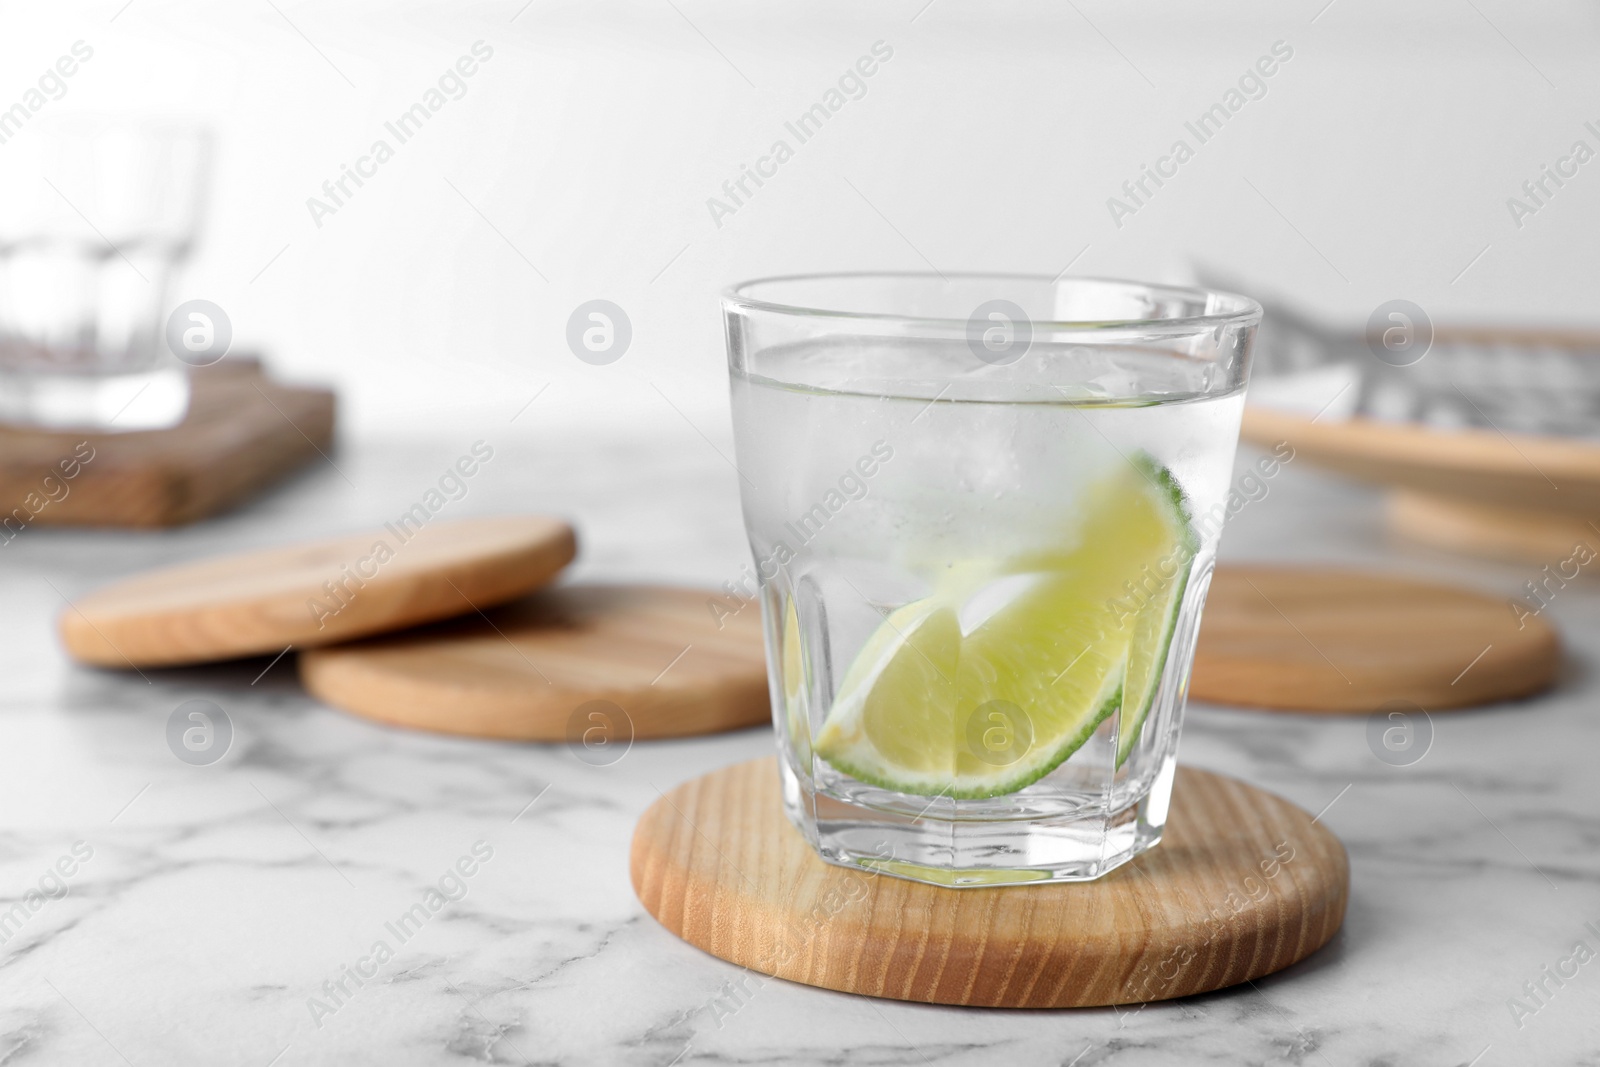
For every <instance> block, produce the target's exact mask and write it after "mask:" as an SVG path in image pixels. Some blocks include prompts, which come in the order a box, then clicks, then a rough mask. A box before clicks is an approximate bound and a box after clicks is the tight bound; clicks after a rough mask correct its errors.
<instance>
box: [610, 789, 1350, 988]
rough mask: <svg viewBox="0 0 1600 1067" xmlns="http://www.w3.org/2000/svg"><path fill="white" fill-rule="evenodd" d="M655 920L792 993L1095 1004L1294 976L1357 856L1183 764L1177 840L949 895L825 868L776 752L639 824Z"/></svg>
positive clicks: (1342, 893) (637, 852)
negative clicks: (1085, 872)
mask: <svg viewBox="0 0 1600 1067" xmlns="http://www.w3.org/2000/svg"><path fill="white" fill-rule="evenodd" d="M631 869H632V875H633V887H634V892H635V893H637V894H638V897H639V900H640V902H641V903H642V904H643V905H644V907H645V909H646V910H647V911H649V912H650V914H651V915H653V916H655V918H656V919H657V921H659V922H660V923H661V924H662V925H663V926H664V927H666V928H667V929H668V930H669V931H671V932H672V933H674V934H676V935H677V936H679V937H681V938H683V939H684V940H685V941H687V942H688V943H689V944H691V945H694V946H696V947H698V948H701V949H704V950H705V951H706V952H709V953H711V954H712V955H714V956H719V957H721V958H722V959H725V960H728V961H729V962H731V963H735V964H738V965H740V966H742V967H748V968H750V969H751V970H754V971H757V972H760V973H762V974H771V975H777V976H778V977H780V978H787V979H789V980H791V981H795V982H804V983H806V984H808V985H814V986H821V987H823V988H826V989H836V990H841V991H843V992H847V993H861V994H865V995H867V996H874V997H890V998H894V999H897V1000H914V1001H924V1002H931V1003H937V1004H964V1005H975V1006H985V1007H998V1008H1061V1007H1088V1006H1094V1005H1106V1004H1131V1003H1138V1002H1144V1001H1151V1000H1166V999H1170V998H1172V997H1181V996H1188V995H1190V994H1194V993H1202V992H1206V991H1208V990H1212V989H1220V988H1222V987H1224V986H1229V985H1234V984H1236V983H1239V982H1243V981H1246V980H1248V979H1254V978H1258V977H1260V976H1262V975H1264V974H1270V973H1272V972H1273V971H1277V970H1281V969H1283V968H1284V967H1287V966H1289V965H1290V964H1292V963H1295V962H1296V961H1298V960H1301V959H1304V958H1305V957H1306V956H1308V955H1310V954H1311V953H1312V952H1315V951H1316V950H1317V949H1318V948H1320V947H1321V946H1322V945H1323V944H1325V943H1326V942H1327V941H1328V939H1329V938H1331V937H1332V936H1333V935H1334V933H1335V931H1337V930H1338V929H1339V924H1340V922H1342V921H1343V918H1344V912H1345V903H1346V897H1347V894H1348V891H1349V881H1350V875H1349V865H1348V861H1347V858H1346V856H1345V851H1344V846H1343V845H1341V844H1340V843H1339V840H1338V838H1336V837H1334V836H1333V834H1332V833H1330V832H1329V831H1328V830H1327V829H1326V828H1325V827H1322V826H1320V825H1318V824H1316V823H1313V822H1312V820H1311V817H1310V816H1309V815H1307V814H1306V813H1305V812H1303V811H1301V810H1300V809H1299V808H1297V807H1295V806H1294V805H1292V804H1289V803H1288V802H1287V801H1284V800H1282V799H1280V798H1279V797H1276V796H1273V795H1272V794H1270V793H1266V792H1263V791H1261V790H1259V789H1256V788H1254V787H1252V786H1248V785H1245V784H1244V783H1243V782H1239V781H1236V780H1234V779H1232V778H1226V777H1223V776H1221V775H1216V774H1211V773H1208V772H1206V771H1201V770H1195V769H1192V768H1182V769H1180V770H1179V771H1178V777H1177V782H1176V787H1175V791H1174V794H1173V798H1172V814H1171V818H1170V820H1169V822H1168V824H1167V830H1166V835H1165V839H1164V840H1163V841H1162V843H1161V844H1160V845H1158V846H1157V847H1156V848H1154V849H1152V850H1151V851H1149V852H1146V853H1144V854H1142V855H1140V856H1139V857H1137V858H1136V859H1134V860H1132V861H1131V862H1129V863H1128V864H1126V865H1124V866H1123V867H1120V868H1118V869H1117V870H1115V871H1112V872H1111V873H1110V874H1108V875H1106V876H1104V877H1103V878H1100V879H1098V880H1097V881H1093V882H1080V883H1055V884H1043V885H1021V886H1007V887H980V888H965V889H949V888H942V887H938V886H931V885H926V884H923V883H920V882H911V881H905V880H902V879H899V878H894V877H891V876H888V875H885V874H878V873H874V872H869V871H865V870H860V869H855V868H844V867H837V866H834V865H832V864H829V863H825V862H823V860H821V859H820V858H819V857H818V856H817V855H816V853H815V852H813V851H812V849H811V848H810V846H809V845H807V844H806V842H805V840H804V839H803V838H802V837H801V836H800V833H799V831H797V830H795V829H794V827H793V826H792V825H790V823H789V821H788V819H787V818H785V817H784V814H783V811H782V808H781V805H780V802H779V784H778V775H777V767H776V763H775V761H774V760H773V759H772V758H770V757H768V758H765V759H759V760H753V761H751V762H748V763H740V764H736V765H734V766H732V767H727V768H724V769H722V770H719V771H714V772H712V773H711V774H707V775H704V776H702V777H699V778H695V779H693V780H691V781H689V782H686V783H684V784H683V785H680V786H678V787H676V788H675V789H672V790H671V791H669V792H668V793H666V794H665V795H664V796H663V798H662V799H659V800H657V801H656V802H655V803H654V804H653V805H651V807H650V808H649V810H648V811H646V812H645V814H644V816H643V817H642V818H641V819H640V820H639V824H638V827H637V828H636V829H635V831H634V836H633V850H632V861H631Z"/></svg>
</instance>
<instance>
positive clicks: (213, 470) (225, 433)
mask: <svg viewBox="0 0 1600 1067" xmlns="http://www.w3.org/2000/svg"><path fill="white" fill-rule="evenodd" d="M191 389H192V393H191V396H190V402H189V413H188V415H187V417H186V418H185V419H184V421H183V422H182V423H180V424H179V425H177V426H175V427H172V428H171V429H166V430H139V431H134V432H130V433H71V432H57V431H46V430H36V429H26V428H19V427H9V426H0V515H3V516H4V517H7V518H9V519H10V520H11V521H10V522H9V523H7V524H6V525H5V529H6V530H7V531H8V532H19V531H20V530H21V529H24V528H26V527H27V526H30V525H42V526H48V525H89V526H135V527H159V526H175V525H178V524H180V523H186V522H194V521H195V520H196V519H202V518H205V517H206V516H208V515H215V514H217V513H218V512H221V511H224V510H226V509H227V508H230V507H232V506H234V505H235V504H238V503H240V502H241V501H243V500H245V499H247V498H249V497H250V496H253V495H254V494H256V493H258V492H260V491H261V490H263V489H265V488H267V487H268V486H270V485H272V484H273V483H274V482H277V481H279V480H281V479H282V478H284V477H286V476H287V475H288V474H289V473H290V472H291V471H294V470H296V469H297V468H299V467H301V466H304V465H305V464H307V463H310V462H313V461H315V462H318V463H324V462H326V459H325V458H324V456H323V454H322V453H328V452H331V451H332V449H333V426H334V406H335V405H334V396H333V394H332V393H330V392H328V391H327V390H325V389H307V388H300V387H290V386H285V385H279V384H276V383H274V382H271V381H269V380H267V379H266V378H265V377H263V376H262V375H261V373H260V367H259V365H258V364H256V363H254V362H253V361H251V360H248V359H243V360H236V359H233V358H230V359H228V360H225V361H224V362H223V363H219V364H217V365H216V366H215V367H208V368H205V369H204V370H199V371H196V372H195V373H194V374H193V375H192V376H191ZM86 455H87V456H89V457H91V458H89V459H88V460H87V461H84V459H83V457H84V456H86ZM74 460H77V461H78V462H76V463H74V462H73V461H74ZM63 464H67V466H63ZM67 470H72V471H73V472H74V473H73V474H72V476H71V477H64V473H65V472H66V471H67ZM47 479H48V481H47Z"/></svg>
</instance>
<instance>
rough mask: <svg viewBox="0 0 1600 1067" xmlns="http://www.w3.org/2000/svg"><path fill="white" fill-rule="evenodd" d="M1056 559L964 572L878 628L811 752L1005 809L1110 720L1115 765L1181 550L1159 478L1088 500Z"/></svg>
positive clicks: (1152, 660) (1176, 583)
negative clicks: (1116, 722) (1114, 721)
mask: <svg viewBox="0 0 1600 1067" xmlns="http://www.w3.org/2000/svg"><path fill="white" fill-rule="evenodd" d="M1081 514H1082V519H1081V523H1080V526H1079V528H1078V530H1077V531H1075V536H1072V537H1071V538H1070V543H1068V544H1067V545H1066V546H1065V547H1063V548H1061V549H1059V550H1051V551H1047V552H1039V553H1032V554H1029V555H1026V556H1023V557H1018V558H1016V559H1012V560H1005V561H996V562H994V563H989V564H978V563H968V564H965V565H963V566H961V567H959V568H953V569H952V577H951V578H950V579H949V580H948V581H946V582H945V583H943V584H942V585H941V586H940V587H939V588H936V589H935V590H934V592H933V593H932V595H930V596H927V597H924V598H923V599H921V600H917V601H914V602H912V603H910V604H907V605H905V606H904V607H902V608H900V609H899V610H897V611H895V612H893V613H892V614H890V615H888V616H886V617H885V619H884V621H883V623H882V624H881V625H880V626H879V627H878V628H877V630H876V631H874V633H873V634H872V635H871V636H870V637H869V638H868V640H867V642H866V644H865V645H864V646H863V647H862V649H861V652H860V653H859V654H858V655H857V656H856V659H855V661H854V662H853V663H852V664H851V665H850V668H849V669H848V670H847V671H846V672H845V676H844V679H843V680H842V682H841V683H840V686H839V692H838V694H837V696H836V697H835V699H834V704H833V708H832V710H831V711H830V713H829V715H828V719H827V722H825V723H824V724H823V727H822V729H821V731H819V733H818V735H817V738H816V752H817V754H818V755H820V756H821V757H822V758H823V759H825V760H827V761H828V762H829V763H830V764H831V765H833V766H834V767H835V768H837V769H838V770H841V771H843V772H845V773H846V774H849V775H851V776H852V777H854V778H857V779H859V780H860V781H863V782H867V783H870V784H872V785H877V786H881V787H883V788H886V789H894V790H897V791H900V792H904V793H914V794H918V795H922V796H939V795H943V796H949V797H953V798H962V799H976V798H983V797H995V796H1003V795H1005V794H1008V793H1014V792H1016V791H1017V790H1019V789H1022V788H1024V787H1026V786H1028V785H1030V784H1032V783H1033V782H1036V781H1038V780H1039V779H1040V778H1042V777H1043V776H1044V775H1046V774H1048V773H1050V771H1052V770H1054V769H1055V768H1056V767H1057V766H1059V765H1060V764H1061V762H1062V761H1063V760H1065V759H1066V758H1067V757H1068V756H1070V755H1072V753H1074V752H1076V751H1077V750H1078V748H1079V747H1081V746H1082V745H1083V743H1084V742H1085V741H1087V740H1088V739H1089V737H1090V735H1092V734H1093V733H1094V731H1095V729H1096V727H1098V726H1099V725H1100V723H1101V722H1102V721H1104V720H1105V719H1106V718H1107V717H1108V716H1110V715H1111V714H1113V713H1114V712H1117V711H1119V710H1120V711H1121V712H1122V719H1121V726H1120V730H1119V737H1118V746H1117V762H1118V765H1119V766H1120V764H1121V762H1122V760H1123V759H1125V758H1126V757H1127V754H1128V752H1129V751H1131V750H1132V748H1133V745H1134V743H1135V742H1136V741H1137V740H1138V736H1139V731H1140V729H1141V728H1142V726H1143V724H1144V719H1145V717H1146V716H1147V715H1148V714H1149V711H1150V706H1151V704H1152V703H1153V702H1154V698H1155V695H1156V692H1157V690H1158V689H1159V687H1160V681H1161V674H1162V671H1163V669H1164V668H1165V665H1166V658H1167V646H1168V645H1169V644H1170V643H1171V640H1172V633H1173V629H1174V622H1175V619H1176V616H1177V605H1178V604H1179V602H1180V601H1181V600H1182V595H1183V587H1184V585H1185V584H1186V582H1187V577H1188V568H1189V563H1190V560H1191V559H1192V558H1193V555H1194V551H1195V546H1196V542H1195V539H1194V534H1193V532H1192V530H1191V529H1190V527H1189V523H1188V519H1187V515H1186V507H1185V502H1184V498H1183V494H1182V492H1181V491H1180V490H1179V489H1178V486H1177V483H1176V482H1175V481H1174V480H1173V479H1172V476H1171V475H1170V474H1169V473H1168V472H1167V471H1166V470H1165V469H1163V468H1161V467H1160V466H1159V465H1157V464H1155V463H1154V462H1153V461H1151V460H1149V459H1148V457H1144V456H1140V457H1138V458H1136V460H1135V461H1134V462H1133V463H1132V464H1130V465H1123V466H1122V467H1121V468H1120V469H1119V470H1118V471H1116V472H1114V473H1113V474H1112V475H1111V476H1110V477H1108V478H1106V479H1105V480H1104V481H1103V482H1101V483H1100V484H1098V485H1096V486H1095V487H1094V488H1093V489H1092V490H1091V491H1090V492H1089V493H1088V494H1086V497H1085V501H1084V509H1083V511H1082V513H1081Z"/></svg>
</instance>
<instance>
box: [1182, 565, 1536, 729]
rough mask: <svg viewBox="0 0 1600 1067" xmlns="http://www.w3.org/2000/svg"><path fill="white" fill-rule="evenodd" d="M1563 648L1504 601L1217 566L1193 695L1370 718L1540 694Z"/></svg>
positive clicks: (1351, 576)
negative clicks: (1403, 708) (1408, 705)
mask: <svg viewBox="0 0 1600 1067" xmlns="http://www.w3.org/2000/svg"><path fill="white" fill-rule="evenodd" d="M1560 645H1561V643H1560V641H1559V639H1558V638H1557V637H1556V633H1555V630H1554V629H1552V628H1551V627H1550V625H1549V624H1548V623H1546V622H1545V621H1544V619H1542V618H1539V617H1536V616H1532V615H1530V616H1528V617H1525V618H1523V619H1522V620H1521V626H1520V628H1519V620H1518V617H1517V614H1516V613H1515V612H1513V611H1512V609H1511V606H1510V605H1509V604H1508V603H1507V601H1505V600H1499V599H1496V598H1494V597H1490V596H1485V595H1483V594H1481V593H1474V592H1471V591H1470V590H1466V589H1456V588H1452V587H1450V586H1445V585H1435V584H1432V583H1429V582H1417V581H1411V580H1409V579H1403V578H1391V577H1387V576H1383V575H1376V574H1362V573H1359V572H1354V571H1338V570H1302V569H1295V568H1279V567H1245V566H1224V567H1218V568H1217V569H1216V573H1215V575H1214V577H1213V578H1212V582H1211V592H1210V595H1209V596H1208V597H1207V598H1206V610H1205V616H1204V618H1203V620H1202V622H1201V625H1200V640H1199V645H1198V647H1197V648H1196V650H1195V657H1194V673H1193V675H1192V676H1191V679H1190V682H1189V695H1190V696H1191V697H1193V698H1194V699H1195V700H1204V701H1208V702H1210V703H1214V704H1245V705H1251V706H1255V707H1264V708H1280V709H1286V710H1294V711H1320V712H1335V713H1337V712H1360V713H1369V712H1372V711H1375V710H1377V709H1378V708H1379V707H1380V706H1381V705H1383V704H1385V703H1387V702H1388V701H1391V700H1406V701H1410V702H1412V703H1415V704H1418V705H1420V706H1421V707H1422V708H1423V709H1424V710H1427V711H1433V710H1435V709H1440V708H1459V707H1467V706H1469V705H1474V704H1487V703H1491V702H1494V701H1497V700H1508V699H1511V698H1513V697H1520V696H1526V695H1528V694H1530V693H1535V692H1538V691H1539V690H1541V689H1543V688H1545V687H1546V686H1548V685H1549V684H1550V683H1551V681H1553V680H1554V678H1555V675H1556V671H1557V670H1558V668H1559V666H1560V662H1561V647H1560Z"/></svg>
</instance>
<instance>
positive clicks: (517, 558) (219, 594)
mask: <svg viewBox="0 0 1600 1067" xmlns="http://www.w3.org/2000/svg"><path fill="white" fill-rule="evenodd" d="M576 552H577V541H576V539H575V537H574V535H573V532H572V528H571V527H570V526H568V525H567V524H566V523H564V522H561V521H559V520H557V519H549V518H543V517H539V516H529V515H519V516H501V517H495V518H480V519H462V520H457V521H454V522H443V521H439V522H434V521H430V522H428V523H427V524H426V525H422V526H420V527H414V526H406V527H404V528H401V527H396V526H394V525H393V524H390V525H387V526H385V527H384V528H382V529H380V530H374V531H372V532H370V533H365V534H359V535H356V536H352V537H341V538H335V539H332V540H326V541H312V542H308V543H305V544H298V545H289V546H286V547H283V548H272V549H266V550H264V551H259V552H247V553H243V554H239V555H231V556H219V557H216V558H213V559H207V560H201V561H200V562H198V563H186V564H183V565H181V566H177V567H169V568H165V569H163V570H158V571H149V572H146V573H144V574H140V575H136V576H134V577H132V578H127V579H124V580H122V581H120V582H116V583H114V584H112V585H108V586H105V587H104V588H101V589H97V590H95V591H94V592H92V593H90V594H89V595H87V596H85V597H82V598H80V599H78V600H77V601H75V602H74V603H72V604H71V605H70V606H69V607H68V608H67V609H66V610H65V611H63V612H62V614H61V618H60V631H61V639H62V641H63V643H64V644H65V645H66V647H67V651H68V652H69V653H70V654H71V655H72V657H73V658H74V659H77V660H78V661H80V662H82V663H89V664H93V665H95V666H101V667H163V666H172V665H175V664H182V663H203V662H206V661H208V660H218V659H229V658H232V657H235V656H252V655H261V654H271V653H279V652H282V651H283V650H285V649H286V648H288V647H291V646H292V647H295V648H308V647H313V646H317V645H326V644H332V643H334V642H336V641H347V640H349V639H351V638H355V637H364V636H366V635H368V634H373V633H382V632H384V631H388V630H398V629H402V628H404V627H407V626H413V625H416V624H418V623H423V622H432V621H434V620H437V619H442V618H449V617H450V616H453V615H460V614H463V613H473V612H475V611H476V610H477V609H480V608H487V607H492V606H494V605H496V604H501V603H504V602H505V601H507V600H510V599H512V598H514V597H518V596H521V595H523V594H524V593H527V592H530V591H531V590H534V589H537V588H539V587H540V586H542V585H545V584H547V583H548V582H549V581H550V580H551V579H553V578H554V577H555V576H556V575H557V574H558V573H559V572H560V571H561V569H562V568H563V567H565V566H566V565H567V564H568V563H569V562H571V561H572V557H573V556H574V554H576Z"/></svg>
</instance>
